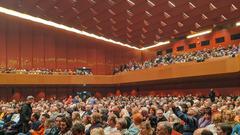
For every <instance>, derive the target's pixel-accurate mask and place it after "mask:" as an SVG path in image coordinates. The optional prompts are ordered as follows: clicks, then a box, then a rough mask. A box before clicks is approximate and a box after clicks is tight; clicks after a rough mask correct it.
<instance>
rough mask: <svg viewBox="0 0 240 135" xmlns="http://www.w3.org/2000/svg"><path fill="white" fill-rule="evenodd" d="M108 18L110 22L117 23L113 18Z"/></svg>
mask: <svg viewBox="0 0 240 135" xmlns="http://www.w3.org/2000/svg"><path fill="white" fill-rule="evenodd" d="M109 20H110V21H111V23H113V24H116V23H117V22H116V21H115V20H114V19H113V18H110V19H109Z"/></svg>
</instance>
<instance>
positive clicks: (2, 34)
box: [0, 19, 6, 67]
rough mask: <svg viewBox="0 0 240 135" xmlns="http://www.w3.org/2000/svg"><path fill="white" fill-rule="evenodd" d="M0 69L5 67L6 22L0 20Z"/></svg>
mask: <svg viewBox="0 0 240 135" xmlns="http://www.w3.org/2000/svg"><path fill="white" fill-rule="evenodd" d="M0 67H6V20H4V19H0Z"/></svg>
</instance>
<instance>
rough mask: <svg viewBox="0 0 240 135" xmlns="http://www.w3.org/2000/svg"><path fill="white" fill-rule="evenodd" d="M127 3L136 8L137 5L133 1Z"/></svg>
mask: <svg viewBox="0 0 240 135" xmlns="http://www.w3.org/2000/svg"><path fill="white" fill-rule="evenodd" d="M126 1H127V3H128V4H129V5H130V6H134V5H135V3H134V2H133V1H131V0H126Z"/></svg>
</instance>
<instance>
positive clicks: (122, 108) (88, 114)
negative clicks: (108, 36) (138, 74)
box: [0, 95, 240, 135]
mask: <svg viewBox="0 0 240 135" xmlns="http://www.w3.org/2000/svg"><path fill="white" fill-rule="evenodd" d="M69 99H70V96H69V97H67V98H66V99H64V100H60V99H56V98H52V99H50V100H44V99H41V100H36V99H34V97H32V96H28V97H27V100H26V101H25V102H23V101H14V100H13V101H11V102H4V101H1V102H0V103H1V104H0V115H1V119H0V121H1V122H0V124H1V127H0V134H6V135H15V134H22V135H28V134H32V135H181V134H182V135H239V133H240V128H239V127H240V126H239V124H240V121H239V117H240V97H222V96H220V97H218V96H216V97H215V100H214V102H212V100H211V99H210V98H209V97H197V96H191V95H187V96H185V97H171V96H166V97H158V96H155V97H153V96H146V97H136V96H113V97H103V98H99V99H97V98H95V97H90V98H88V99H86V100H82V99H81V98H76V97H73V98H72V99H75V100H69ZM76 100H77V101H76ZM66 101H68V102H66Z"/></svg>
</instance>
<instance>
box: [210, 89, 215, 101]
mask: <svg viewBox="0 0 240 135" xmlns="http://www.w3.org/2000/svg"><path fill="white" fill-rule="evenodd" d="M215 97H216V94H215V92H214V91H213V89H211V91H210V93H209V98H210V99H211V101H212V102H214V101H215Z"/></svg>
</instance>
